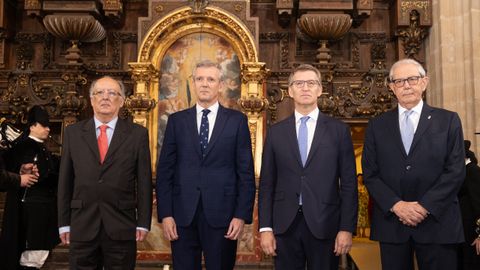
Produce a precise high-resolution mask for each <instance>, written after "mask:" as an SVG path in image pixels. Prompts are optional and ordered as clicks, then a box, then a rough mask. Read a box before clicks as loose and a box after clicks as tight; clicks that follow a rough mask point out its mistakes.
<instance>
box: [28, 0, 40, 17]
mask: <svg viewBox="0 0 480 270" xmlns="http://www.w3.org/2000/svg"><path fill="white" fill-rule="evenodd" d="M24 8H25V10H26V11H27V15H29V16H30V15H37V16H38V15H40V10H41V9H42V4H41V3H40V1H39V0H26V1H25V5H24Z"/></svg>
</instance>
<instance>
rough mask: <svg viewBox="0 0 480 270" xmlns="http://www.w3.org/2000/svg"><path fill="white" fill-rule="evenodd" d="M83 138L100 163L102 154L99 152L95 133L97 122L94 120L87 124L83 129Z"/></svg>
mask: <svg viewBox="0 0 480 270" xmlns="http://www.w3.org/2000/svg"><path fill="white" fill-rule="evenodd" d="M82 138H83V140H84V141H85V143H86V144H87V145H88V148H90V150H92V153H93V156H94V157H95V158H96V159H97V160H98V161H99V162H100V153H99V151H98V143H97V135H96V133H95V122H94V121H93V118H91V119H90V120H88V121H87V122H85V124H84V125H83V127H82Z"/></svg>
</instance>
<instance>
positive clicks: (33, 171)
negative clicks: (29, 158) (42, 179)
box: [20, 163, 40, 187]
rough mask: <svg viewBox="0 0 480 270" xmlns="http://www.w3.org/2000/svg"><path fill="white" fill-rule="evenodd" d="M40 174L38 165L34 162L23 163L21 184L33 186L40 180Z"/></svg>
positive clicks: (22, 185)
mask: <svg viewBox="0 0 480 270" xmlns="http://www.w3.org/2000/svg"><path fill="white" fill-rule="evenodd" d="M39 176H40V175H39V173H38V168H37V165H34V164H33V163H27V164H22V166H21V167H20V186H21V187H31V186H33V185H34V184H35V183H36V182H37V181H38V177H39Z"/></svg>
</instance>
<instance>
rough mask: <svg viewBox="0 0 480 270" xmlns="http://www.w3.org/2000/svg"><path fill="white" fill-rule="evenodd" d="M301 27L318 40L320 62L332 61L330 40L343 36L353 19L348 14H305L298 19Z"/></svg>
mask: <svg viewBox="0 0 480 270" xmlns="http://www.w3.org/2000/svg"><path fill="white" fill-rule="evenodd" d="M298 25H299V27H300V29H301V30H302V31H303V32H305V33H306V34H307V35H308V36H309V37H311V38H313V39H315V40H318V41H319V44H320V47H319V48H318V50H317V52H318V54H317V60H318V62H319V63H328V62H330V59H331V56H330V49H329V48H327V42H328V41H329V40H337V39H339V38H341V37H343V36H344V35H345V34H346V33H347V32H348V30H350V27H351V26H352V19H351V18H350V15H348V14H313V13H312V14H308V13H307V14H303V15H302V16H301V17H300V19H298Z"/></svg>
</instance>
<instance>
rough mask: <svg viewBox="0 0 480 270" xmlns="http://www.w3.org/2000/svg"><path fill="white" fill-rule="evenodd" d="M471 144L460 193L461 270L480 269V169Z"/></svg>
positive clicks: (466, 149)
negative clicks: (471, 149)
mask: <svg viewBox="0 0 480 270" xmlns="http://www.w3.org/2000/svg"><path fill="white" fill-rule="evenodd" d="M470 145H471V142H470V141H468V140H465V165H466V176H465V181H464V182H463V185H462V188H461V189H460V192H459V193H458V199H459V201H460V209H461V211H462V221H463V229H464V232H465V243H463V244H462V245H461V246H460V252H459V254H460V256H459V262H460V263H459V268H458V269H460V270H478V269H480V228H479V227H480V226H479V225H477V223H480V167H479V166H478V160H477V158H476V157H475V153H473V152H472V151H470Z"/></svg>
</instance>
